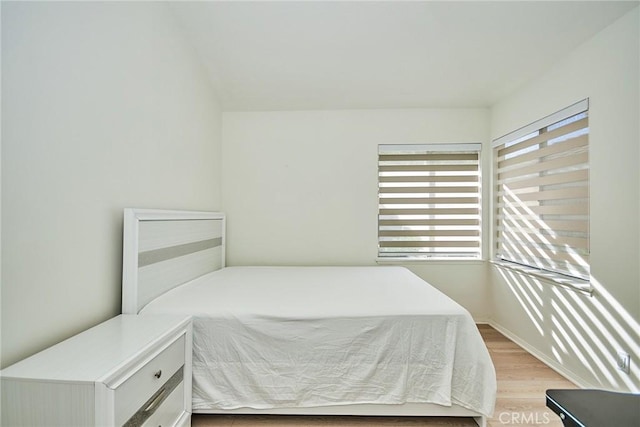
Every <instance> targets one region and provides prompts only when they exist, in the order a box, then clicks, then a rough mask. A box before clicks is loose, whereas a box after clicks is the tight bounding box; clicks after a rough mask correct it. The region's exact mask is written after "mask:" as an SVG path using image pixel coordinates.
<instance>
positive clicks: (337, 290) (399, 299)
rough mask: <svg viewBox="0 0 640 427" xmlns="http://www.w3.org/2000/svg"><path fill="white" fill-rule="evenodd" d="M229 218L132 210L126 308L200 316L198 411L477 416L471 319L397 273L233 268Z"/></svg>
mask: <svg viewBox="0 0 640 427" xmlns="http://www.w3.org/2000/svg"><path fill="white" fill-rule="evenodd" d="M225 244H226V241H225V216H224V214H222V213H218V212H191V211H167V210H146V209H125V213H124V245H123V294H122V296H123V300H122V311H123V313H128V314H137V313H145V314H151V313H176V314H177V313H179V314H190V315H192V316H193V330H194V335H193V344H194V348H193V412H194V413H223V414H229V413H239V414H259V413H262V414H303V415H317V414H327V415H374V416H378V415H411V416H416V415H418V416H457V417H473V418H474V419H475V420H476V422H477V423H478V425H480V426H485V425H486V418H487V417H488V416H490V415H491V413H492V412H493V407H494V403H495V395H496V379H495V371H494V368H493V364H492V362H491V359H490V357H489V354H488V351H487V349H486V347H485V345H484V342H483V341H482V338H481V337H480V334H479V332H478V330H477V328H476V326H475V324H474V322H473V319H472V318H471V316H470V314H469V313H468V312H467V311H466V310H465V309H464V308H462V307H461V306H460V305H458V304H457V303H455V302H454V301H452V300H451V299H450V298H448V297H446V296H445V295H444V294H442V293H441V292H439V291H438V290H437V289H435V288H434V287H432V286H431V285H429V284H428V283H426V282H425V281H423V280H422V279H420V278H419V277H418V276H416V275H414V274H413V273H411V272H410V271H409V270H408V269H406V268H403V267H395V266H367V267H364V266H353V267H346V266H343V267H336V266H326V267H325V266H323V267H320V266H316V267H295V266H238V267H226V266H225Z"/></svg>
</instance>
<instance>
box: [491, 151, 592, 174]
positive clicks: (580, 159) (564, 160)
mask: <svg viewBox="0 0 640 427" xmlns="http://www.w3.org/2000/svg"><path fill="white" fill-rule="evenodd" d="M588 162H589V153H579V154H576V155H573V156H564V157H559V158H554V159H552V160H541V161H540V162H538V163H534V164H527V165H524V166H521V167H518V168H512V169H508V170H506V171H505V170H504V169H498V179H499V180H505V179H508V178H514V177H523V176H526V175H531V174H533V173H540V172H547V173H548V172H549V171H551V170H554V169H565V168H569V167H576V166H579V165H586V164H587V163H588ZM585 167H586V166H585Z"/></svg>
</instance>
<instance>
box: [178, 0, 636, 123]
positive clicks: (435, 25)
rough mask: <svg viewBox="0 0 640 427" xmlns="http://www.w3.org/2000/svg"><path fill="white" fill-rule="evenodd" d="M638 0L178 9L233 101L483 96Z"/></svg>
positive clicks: (465, 103)
mask: <svg viewBox="0 0 640 427" xmlns="http://www.w3.org/2000/svg"><path fill="white" fill-rule="evenodd" d="M638 4H640V3H639V2H638V1H391V0H389V1H377V2H373V1H283V2H275V1H254V2H248V1H204V2H189V1H186V2H183V1H179V2H174V3H172V4H171V7H172V10H173V12H174V14H175V16H176V17H177V19H178V21H179V22H180V23H181V25H182V26H183V27H184V30H185V33H186V34H187V36H188V38H189V39H190V41H191V43H192V44H193V47H194V48H195V50H196V52H197V54H198V55H199V57H200V58H201V60H202V62H203V64H204V65H205V67H206V69H207V71H208V73H209V75H210V77H211V81H212V84H213V86H214V88H215V90H216V92H217V95H218V99H219V101H220V102H221V104H222V108H223V110H225V111H265V110H310V109H354V108H355V109H361V108H362V109H369V108H392V109H393V108H444V107H487V106H491V105H493V104H494V103H495V102H496V101H497V100H499V99H500V98H501V97H503V96H505V95H507V94H509V93H510V92H512V91H514V90H516V89H517V88H518V87H519V86H521V85H523V84H524V83H526V82H527V81H528V80H530V79H532V78H534V77H536V76H537V75H539V74H541V73H542V72H544V71H545V70H547V69H549V68H550V67H552V66H553V64H555V63H556V62H557V61H559V60H561V59H562V58H563V57H565V56H566V55H568V54H570V53H571V51H572V50H574V49H575V48H576V47H577V46H579V45H580V44H581V43H583V42H585V41H586V40H588V39H589V38H591V37H592V36H593V35H595V34H596V33H597V32H599V31H601V30H602V29H603V28H605V27H606V26H607V25H609V24H611V23H612V22H613V21H615V20H616V19H618V18H619V17H621V16H622V15H624V14H625V13H627V12H628V11H629V10H631V9H632V8H634V7H637V6H638Z"/></svg>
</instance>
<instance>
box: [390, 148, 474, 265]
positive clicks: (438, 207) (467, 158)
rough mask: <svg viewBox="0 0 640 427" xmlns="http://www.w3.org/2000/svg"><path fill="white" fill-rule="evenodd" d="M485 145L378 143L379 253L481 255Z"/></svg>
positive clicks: (405, 256) (393, 254) (395, 256)
mask: <svg viewBox="0 0 640 427" xmlns="http://www.w3.org/2000/svg"><path fill="white" fill-rule="evenodd" d="M480 147H481V145H480V144H429V145H425V144H421V145H380V146H379V148H378V256H379V257H381V258H384V257H389V258H409V257H411V258H415V257H421V258H467V259H469V258H470V259H479V258H480V166H479V165H480V162H479V158H480Z"/></svg>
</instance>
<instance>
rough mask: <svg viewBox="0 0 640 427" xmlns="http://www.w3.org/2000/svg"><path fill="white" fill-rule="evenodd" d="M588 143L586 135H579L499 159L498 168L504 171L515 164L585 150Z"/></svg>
mask: <svg viewBox="0 0 640 427" xmlns="http://www.w3.org/2000/svg"><path fill="white" fill-rule="evenodd" d="M588 141H589V139H588V138H587V135H580V136H578V137H575V138H570V139H567V140H565V141H562V142H558V143H555V144H553V145H549V146H547V147H544V148H541V149H538V150H535V151H530V152H527V153H524V154H521V155H519V156H516V157H510V158H509V159H506V158H504V157H503V158H500V157H499V158H498V168H499V169H504V168H506V167H509V166H512V165H515V164H519V163H525V162H529V161H539V160H540V159H541V158H545V157H550V156H553V155H557V154H560V153H566V152H568V151H573V150H579V149H586V148H587V146H588Z"/></svg>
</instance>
